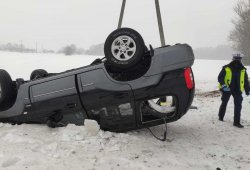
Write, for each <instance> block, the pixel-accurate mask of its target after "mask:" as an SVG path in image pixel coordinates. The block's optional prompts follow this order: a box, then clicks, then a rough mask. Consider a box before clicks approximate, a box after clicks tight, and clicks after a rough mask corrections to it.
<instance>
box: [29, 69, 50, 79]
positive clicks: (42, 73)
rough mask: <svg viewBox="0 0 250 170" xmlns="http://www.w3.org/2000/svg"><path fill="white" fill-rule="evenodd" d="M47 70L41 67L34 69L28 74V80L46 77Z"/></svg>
mask: <svg viewBox="0 0 250 170" xmlns="http://www.w3.org/2000/svg"><path fill="white" fill-rule="evenodd" d="M47 76H48V72H47V71H46V70H43V69H38V70H34V71H33V72H32V73H31V75H30V80H36V79H39V78H43V77H47Z"/></svg>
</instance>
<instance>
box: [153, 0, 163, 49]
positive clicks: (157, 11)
mask: <svg viewBox="0 0 250 170" xmlns="http://www.w3.org/2000/svg"><path fill="white" fill-rule="evenodd" d="M155 8H156V14H157V19H158V27H159V33H160V38H161V46H165V45H166V43H165V36H164V30H163V25H162V19H161V10H160V4H159V0H155Z"/></svg>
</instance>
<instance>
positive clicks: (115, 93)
mask: <svg viewBox="0 0 250 170" xmlns="http://www.w3.org/2000/svg"><path fill="white" fill-rule="evenodd" d="M77 80H78V86H79V90H80V96H81V100H82V103H83V105H84V107H85V109H86V110H87V113H88V116H89V117H90V118H92V119H95V120H97V121H98V122H99V124H100V126H101V128H102V129H106V130H111V131H125V130H128V129H134V128H135V127H136V122H135V121H136V120H135V113H134V97H133V93H132V89H131V87H130V86H129V84H127V83H126V82H118V81H115V80H113V79H112V78H110V77H109V75H108V74H107V73H106V72H105V71H104V70H103V69H96V70H91V71H88V72H84V73H81V74H79V75H78V76H77Z"/></svg>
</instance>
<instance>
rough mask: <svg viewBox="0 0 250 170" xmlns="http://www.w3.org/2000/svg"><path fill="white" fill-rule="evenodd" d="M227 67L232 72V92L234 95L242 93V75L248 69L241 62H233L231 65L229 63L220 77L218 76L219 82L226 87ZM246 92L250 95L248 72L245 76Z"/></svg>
mask: <svg viewBox="0 0 250 170" xmlns="http://www.w3.org/2000/svg"><path fill="white" fill-rule="evenodd" d="M225 67H229V68H230V69H231V70H232V81H231V84H230V86H229V88H230V91H231V92H232V93H241V90H240V74H241V70H242V69H245V70H246V68H245V67H244V66H243V64H242V63H241V62H239V61H232V62H231V63H229V64H228V65H225V66H223V68H222V70H221V72H220V74H219V76H218V81H219V83H220V84H221V85H224V84H225V82H224V79H225V76H226V71H225ZM244 85H245V92H246V94H247V95H249V82H248V75H247V72H246V74H245V83H244Z"/></svg>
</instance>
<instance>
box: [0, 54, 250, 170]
mask: <svg viewBox="0 0 250 170" xmlns="http://www.w3.org/2000/svg"><path fill="white" fill-rule="evenodd" d="M23 56H25V57H23ZM20 58H21V59H20ZM72 58H73V59H72ZM92 58H93V59H94V57H91V56H68V57H65V56H63V55H41V54H39V55H38V54H18V53H2V52H1V53H0V61H1V63H0V68H4V69H7V70H8V71H9V72H10V74H11V75H12V77H13V78H17V77H24V78H26V79H28V77H29V74H30V72H31V71H32V70H33V69H36V68H45V69H46V70H48V71H49V72H60V71H64V70H66V69H71V68H76V67H81V66H83V65H86V64H89V63H90V62H91V61H92V60H93V59H92ZM227 62H228V61H209V60H197V61H196V62H195V65H194V67H193V68H194V73H195V78H196V88H197V92H198V93H197V95H196V97H195V99H194V102H193V105H195V106H197V107H198V109H197V110H190V111H189V112H188V113H187V114H186V115H185V116H184V117H183V118H181V119H180V120H179V121H177V122H174V123H171V124H169V125H168V136H167V141H166V142H160V141H158V140H156V139H155V138H154V137H152V135H151V134H150V132H149V131H148V130H146V129H142V130H138V131H132V132H128V133H111V132H103V131H101V130H99V127H98V125H96V124H95V122H93V121H88V123H87V125H86V126H84V127H77V126H75V125H69V126H67V127H63V128H57V129H50V128H48V127H46V126H43V125H20V126H12V125H9V124H0V139H1V140H0V169H6V170H12V169H18V170H22V169H32V170H34V169H51V170H52V169H53V170H54V169H60V170H61V169H62V170H64V169H65V170H66V169H91V170H92V169H97V170H98V169H133V170H134V169H135V170H144V169H156V170H157V169H159V170H160V169H164V170H165V169H171V170H183V169H190V170H196V169H197V170H203V169H205V170H215V169H216V168H218V169H219V168H220V169H222V170H224V169H227V170H235V169H242V170H248V169H250V143H249V141H250V115H249V110H250V97H248V98H247V97H246V96H244V99H245V100H244V103H243V110H242V122H243V124H244V125H245V128H244V129H237V128H235V127H233V126H232V123H233V122H232V121H233V101H232V100H231V101H230V103H229V106H228V110H227V114H226V117H225V122H219V121H218V118H217V112H218V107H219V105H220V94H218V93H211V92H209V91H211V90H215V89H216V88H217V81H216V78H217V75H218V73H219V71H220V69H221V66H222V65H224V64H226V63H227ZM154 130H155V131H158V132H162V133H163V127H162V126H159V127H155V128H154ZM159 134H160V133H159Z"/></svg>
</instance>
